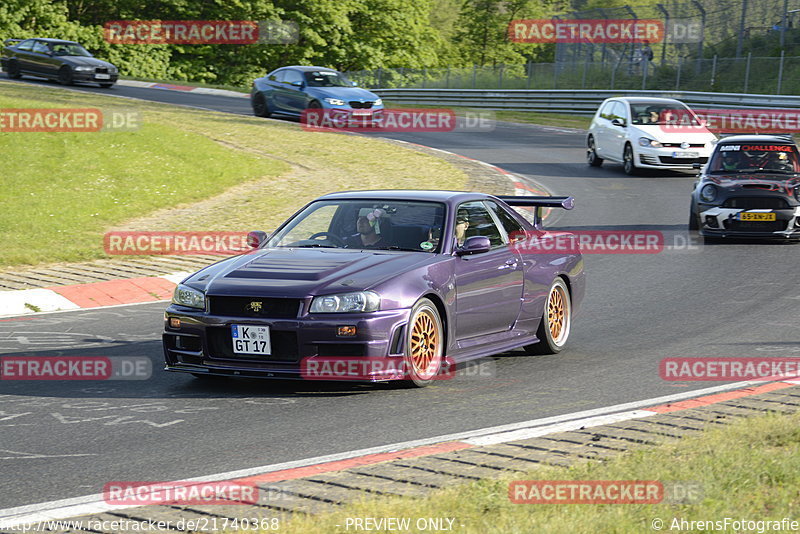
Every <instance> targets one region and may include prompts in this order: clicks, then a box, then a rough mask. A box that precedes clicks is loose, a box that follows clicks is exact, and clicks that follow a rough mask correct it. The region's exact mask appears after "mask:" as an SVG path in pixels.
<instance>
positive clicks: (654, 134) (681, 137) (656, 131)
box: [630, 124, 717, 144]
mask: <svg viewBox="0 0 800 534" xmlns="http://www.w3.org/2000/svg"><path fill="white" fill-rule="evenodd" d="M630 128H631V130H632V131H631V134H633V133H634V131H638V132H640V133H641V136H639V137H649V138H650V139H655V140H656V141H659V142H661V143H681V142H683V141H686V142H687V143H692V144H698V143H703V144H705V143H709V142H711V141H714V140H716V138H717V137H716V136H715V135H714V134H713V133H711V132H710V131H708V130H703V129H699V128H697V129H692V131H683V130H678V129H677V128H676V130H675V131H670V129H669V128H668V127H667V126H660V125H658V124H635V125H631V126H630Z"/></svg>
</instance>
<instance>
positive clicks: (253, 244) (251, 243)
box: [247, 230, 268, 248]
mask: <svg viewBox="0 0 800 534" xmlns="http://www.w3.org/2000/svg"><path fill="white" fill-rule="evenodd" d="M267 237H268V234H267V232H262V231H261V230H254V231H252V232H248V233H247V246H248V247H250V248H258V247H260V246H261V244H262V243H264V241H266V240H267Z"/></svg>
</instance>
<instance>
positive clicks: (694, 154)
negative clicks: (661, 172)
mask: <svg viewBox="0 0 800 534" xmlns="http://www.w3.org/2000/svg"><path fill="white" fill-rule="evenodd" d="M672 157H673V158H697V157H700V154H699V153H698V152H673V153H672Z"/></svg>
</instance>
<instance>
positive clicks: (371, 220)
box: [344, 209, 385, 248]
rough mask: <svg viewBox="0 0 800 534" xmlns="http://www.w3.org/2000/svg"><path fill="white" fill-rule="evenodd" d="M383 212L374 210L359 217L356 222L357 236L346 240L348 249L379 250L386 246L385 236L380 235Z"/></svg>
mask: <svg viewBox="0 0 800 534" xmlns="http://www.w3.org/2000/svg"><path fill="white" fill-rule="evenodd" d="M383 214H384V212H383V210H379V209H376V210H373V211H371V212H369V213H367V214H365V215H359V216H358V219H357V220H356V231H357V232H358V233H357V234H353V235H351V236H349V237H347V238H345V240H344V242H345V245H346V247H347V248H378V247H383V246H385V243H384V242H383V236H382V235H381V234H380V218H381V215H383Z"/></svg>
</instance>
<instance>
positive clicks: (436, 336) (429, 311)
mask: <svg viewBox="0 0 800 534" xmlns="http://www.w3.org/2000/svg"><path fill="white" fill-rule="evenodd" d="M405 341H406V350H405V354H404V356H403V363H404V371H405V380H406V385H409V386H412V385H413V386H415V387H418V388H422V387H425V386H427V385H428V384H430V383H431V382H433V381H434V380H435V378H436V375H438V374H439V371H441V369H442V356H443V354H444V336H443V333H442V319H441V317H440V316H439V311H438V310H437V309H436V306H434V304H433V302H431V301H430V300H428V299H426V298H422V299H420V300H419V301H417V303H416V304H415V305H414V307H413V308H411V316H410V318H409V320H408V326H407V327H406V340H405Z"/></svg>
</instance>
